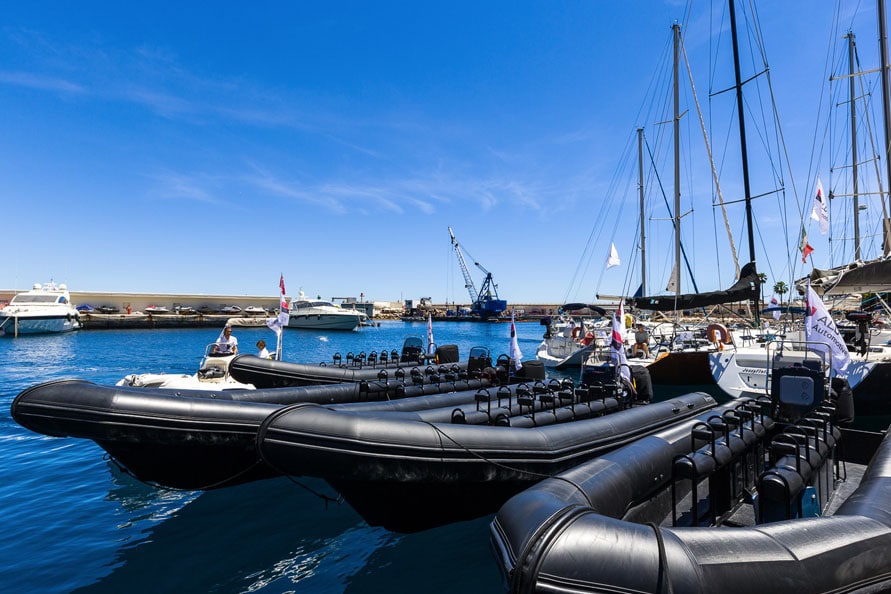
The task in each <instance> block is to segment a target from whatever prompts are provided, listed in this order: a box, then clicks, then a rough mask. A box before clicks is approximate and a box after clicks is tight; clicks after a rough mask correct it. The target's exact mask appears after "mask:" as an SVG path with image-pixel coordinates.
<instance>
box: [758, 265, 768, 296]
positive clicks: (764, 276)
mask: <svg viewBox="0 0 891 594" xmlns="http://www.w3.org/2000/svg"><path fill="white" fill-rule="evenodd" d="M765 284H767V274H765V273H764V272H759V273H758V295H759V297H761V303H764V285H765Z"/></svg>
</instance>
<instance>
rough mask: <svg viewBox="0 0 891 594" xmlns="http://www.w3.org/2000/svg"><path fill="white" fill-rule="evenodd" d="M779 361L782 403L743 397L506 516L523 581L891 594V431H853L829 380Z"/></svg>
mask: <svg viewBox="0 0 891 594" xmlns="http://www.w3.org/2000/svg"><path fill="white" fill-rule="evenodd" d="M778 371H779V370H775V371H774V373H776V374H777V375H776V378H777V379H776V380H775V381H774V383H773V386H774V387H775V389H774V390H773V393H772V395H771V398H766V399H761V400H760V401H753V400H745V401H734V402H731V403H728V404H727V405H725V406H723V407H720V408H716V409H714V410H713V411H709V412H708V413H705V414H702V415H699V416H697V417H695V418H692V419H689V420H687V421H685V422H684V423H682V424H679V425H676V426H674V427H672V428H670V429H668V430H665V431H662V432H659V433H655V434H653V435H651V436H648V437H645V438H643V439H640V440H638V441H636V442H634V443H632V444H629V445H627V446H625V447H622V448H620V449H617V450H615V451H613V452H610V453H608V454H606V455H604V456H601V457H599V458H597V459H596V460H591V461H589V462H586V463H584V464H582V465H579V466H577V467H576V468H574V469H572V470H570V471H567V472H564V473H562V474H560V475H558V476H556V477H554V478H551V479H548V480H545V481H542V482H540V483H539V484H537V485H535V486H534V487H531V488H530V489H528V490H526V491H524V492H523V493H520V494H518V495H516V496H515V497H513V498H512V499H510V500H509V501H508V502H507V503H506V504H505V505H504V506H503V507H502V508H501V509H500V510H499V512H498V514H497V515H496V517H495V520H494V521H493V523H492V525H491V537H492V542H493V547H494V550H495V551H496V557H497V558H498V561H499V565H500V568H501V569H502V572H503V574H504V576H505V582H506V584H507V586H508V588H509V590H510V591H511V592H517V593H520V592H522V593H527V592H567V593H568V592H573V593H575V592H689V593H697V592H702V593H706V592H721V593H722V594H736V593H749V592H759V593H760V594H770V593H777V594H779V593H786V592H885V591H888V590H889V588H891V555H889V554H888V551H889V550H891V439H889V438H887V437H884V435H885V433H884V432H883V433H868V432H862V431H855V430H851V429H848V428H847V427H846V426H847V425H848V422H849V420H850V419H845V418H844V417H845V416H846V415H845V414H840V412H839V411H840V410H842V409H843V408H844V407H841V408H840V407H839V402H838V401H837V400H836V399H835V397H833V396H830V395H828V392H827V390H826V386H825V385H824V383H823V379H822V377H821V376H820V375H819V374H816V373H812V372H811V371H809V370H803V369H794V368H793V369H792V370H791V371H789V370H784V371H781V372H779V373H778ZM842 393H843V392H842ZM847 394H848V395H849V394H850V392H849V391H848V392H847ZM765 400H766V401H765ZM842 404H845V403H842ZM847 404H849V403H847ZM883 438H884V439H883ZM870 459H871V462H870V464H869V467H868V468H866V469H865V473H864V467H863V465H862V464H863V463H865V462H868V461H869V460H870Z"/></svg>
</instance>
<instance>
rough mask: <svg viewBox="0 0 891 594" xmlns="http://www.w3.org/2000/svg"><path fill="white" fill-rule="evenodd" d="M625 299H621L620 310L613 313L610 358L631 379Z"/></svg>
mask: <svg viewBox="0 0 891 594" xmlns="http://www.w3.org/2000/svg"><path fill="white" fill-rule="evenodd" d="M623 301H624V300H622V301H619V310H618V312H617V313H614V314H613V335H612V340H610V344H609V350H610V360H611V361H612V363H613V364H615V365H616V366H617V367H618V368H619V373H621V374H622V377H624V378H625V379H626V380H628V381H631V368H630V367H629V366H628V357H627V356H626V355H625V338H624V336H625V332H624V330H625V307H624V305H623Z"/></svg>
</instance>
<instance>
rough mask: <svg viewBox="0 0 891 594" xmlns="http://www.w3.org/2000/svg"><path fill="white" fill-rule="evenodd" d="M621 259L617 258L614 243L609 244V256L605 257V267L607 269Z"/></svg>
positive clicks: (617, 253)
mask: <svg viewBox="0 0 891 594" xmlns="http://www.w3.org/2000/svg"><path fill="white" fill-rule="evenodd" d="M621 263H622V261H621V260H619V252H618V250H616V244H615V243H610V244H609V256H608V257H607V258H606V269H607V270H609V269H610V268H612V267H613V266H618V265H619V264H621Z"/></svg>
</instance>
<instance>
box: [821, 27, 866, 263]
mask: <svg viewBox="0 0 891 594" xmlns="http://www.w3.org/2000/svg"><path fill="white" fill-rule="evenodd" d="M845 37H846V38H847V40H848V74H849V75H850V76H849V78H848V93H849V95H850V98H851V101H850V103H851V191H852V192H853V194H854V259H855V260H859V259H860V190H859V184H858V178H857V169H858V165H857V96H856V92H857V88H856V85H855V83H854V33H852V32H850V31H849V32H848V34H847V35H845ZM824 199H825V198H824Z"/></svg>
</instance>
